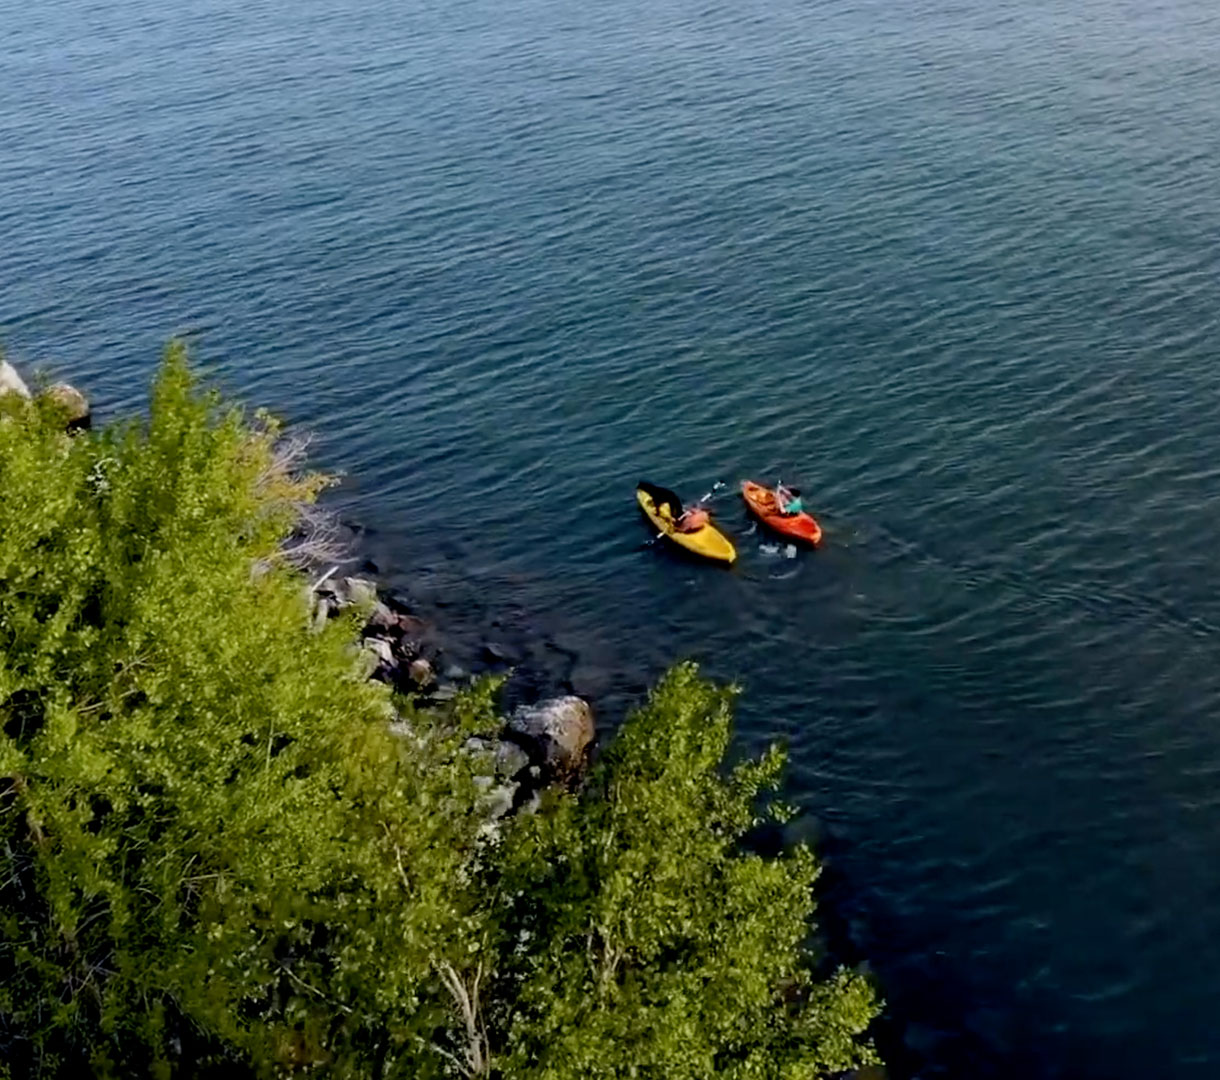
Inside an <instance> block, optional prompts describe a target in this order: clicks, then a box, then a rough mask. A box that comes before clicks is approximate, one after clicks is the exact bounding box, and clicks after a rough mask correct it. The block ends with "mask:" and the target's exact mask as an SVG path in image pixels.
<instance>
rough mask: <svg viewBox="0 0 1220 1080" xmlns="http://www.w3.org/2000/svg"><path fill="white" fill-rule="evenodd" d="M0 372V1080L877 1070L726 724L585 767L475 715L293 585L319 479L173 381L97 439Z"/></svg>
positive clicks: (354, 618)
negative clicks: (756, 838) (767, 848)
mask: <svg viewBox="0 0 1220 1080" xmlns="http://www.w3.org/2000/svg"><path fill="white" fill-rule="evenodd" d="M5 371H6V373H7V374H5V380H6V381H5V382H4V383H3V384H2V385H0V493H2V498H0V727H2V734H0V832H2V841H3V846H2V847H0V920H2V926H3V931H2V933H0V1061H2V1062H3V1065H0V1073H4V1074H7V1075H8V1076H10V1077H25V1076H46V1077H58V1076H63V1077H68V1076H73V1077H75V1076H82V1075H97V1076H139V1075H154V1076H164V1077H170V1076H220V1075H224V1076H233V1075H249V1076H286V1075H306V1074H316V1075H325V1076H334V1077H411V1078H428V1077H502V1078H506V1080H507V1078H513V1077H521V1078H539V1080H542V1078H546V1080H568V1078H571V1080H576V1078H582V1080H583V1078H596V1077H626V1076H638V1077H655V1078H666V1080H677V1078H682V1077H691V1078H695V1077H708V1078H710V1077H718V1078H742V1080H744V1078H746V1077H750V1078H755V1077H759V1078H763V1077H774V1078H776V1080H779V1078H781V1077H782V1078H785V1080H796V1078H801V1077H804V1078H813V1077H824V1076H833V1075H839V1074H843V1073H847V1072H850V1071H853V1070H870V1071H871V1070H873V1069H876V1068H878V1067H879V1062H878V1059H877V1054H876V1052H875V1050H874V1049H873V1047H872V1044H871V1042H870V1040H869V1037H868V1029H869V1027H870V1024H871V1023H872V1021H873V1019H874V1018H875V1017H876V1016H877V1014H878V1012H879V1009H880V1004H879V1001H878V998H877V996H876V995H875V992H874V990H873V988H872V986H871V985H870V983H869V981H868V979H867V978H866V977H865V976H864V975H862V974H860V973H858V972H854V971H851V970H847V969H844V968H839V967H835V966H834V965H833V964H830V963H828V962H827V961H826V959H825V957H823V956H822V955H820V953H819V952H818V951H817V949H816V948H815V946H814V945H813V944H812V943H813V942H814V941H815V940H816V937H815V934H814V927H813V923H812V918H813V915H814V906H815V900H814V883H815V880H816V878H817V876H818V870H819V867H818V862H817V859H816V857H815V855H814V854H813V853H812V852H811V851H810V850H808V849H807V848H805V847H803V846H793V847H791V848H789V849H787V850H784V851H783V852H782V853H780V854H778V855H777V856H775V857H770V856H769V855H764V854H761V853H758V852H757V851H755V850H753V849H752V848H751V845H750V843H749V840H750V837H751V834H752V833H754V832H755V831H756V830H757V829H758V828H759V827H760V826H762V825H763V824H764V823H765V822H767V821H783V820H784V818H785V815H786V814H787V813H788V811H787V809H786V808H785V807H784V806H783V805H782V804H780V803H778V802H776V801H774V797H773V795H772V793H773V792H774V790H775V788H776V786H777V783H778V781H779V777H780V771H781V768H782V765H783V754H782V752H781V751H780V750H779V749H778V748H775V749H772V750H771V751H769V752H768V753H766V754H764V755H763V756H762V757H761V758H758V759H755V760H745V761H739V762H735V763H727V762H726V755H728V754H729V750H730V732H731V703H732V697H733V691H732V690H731V689H728V688H724V687H720V686H716V685H713V684H712V683H710V682H709V681H707V680H705V679H704V678H702V677H701V676H700V675H699V673H698V672H697V671H696V670H695V668H694V667H693V666H691V665H685V664H679V665H678V666H677V667H675V668H673V669H672V670H671V671H670V672H669V673H668V674H667V675H666V676H665V677H664V678H663V679H662V680H661V681H660V682H659V683H658V685H657V686H656V687H655V689H654V690H653V691H652V693H651V694H650V695H649V697H648V698H647V700H646V701H645V702H643V703H642V704H641V705H640V706H639V708H638V709H636V711H635V712H634V713H633V714H632V715H631V716H630V717H629V718H628V719H627V720H626V722H625V723H624V724H623V725H622V726H621V728H620V730H619V731H618V732H617V733H616V734H615V736H614V737H613V738H612V739H609V740H608V741H606V743H605V745H603V746H601V747H600V749H599V752H598V753H597V754H596V755H595V760H593V761H592V763H590V754H589V750H590V744H591V742H592V740H593V735H594V730H593V716H592V712H591V709H590V707H589V705H588V704H587V703H586V702H584V701H582V700H581V699H579V698H574V697H562V698H556V699H550V700H545V701H541V702H536V703H534V704H532V705H530V706H528V707H525V708H520V709H517V710H515V711H513V712H512V713H511V714H510V715H508V716H503V715H501V711H500V710H499V709H498V706H497V702H498V698H497V685H498V684H497V679H496V678H495V677H484V678H482V679H473V680H472V679H466V678H463V677H462V673H460V672H449V673H448V675H446V673H445V672H438V671H437V670H436V667H437V664H436V662H435V657H434V656H431V655H429V652H428V649H427V648H426V647H424V646H423V645H421V643H420V633H419V631H420V625H419V620H418V617H417V616H416V615H415V614H414V613H413V612H412V611H411V610H409V606H408V605H406V604H403V603H400V602H397V601H395V600H394V599H393V598H386V597H385V596H383V595H379V591H378V589H377V587H376V585H375V583H373V582H370V581H367V580H363V579H360V578H353V577H350V576H345V575H343V574H341V573H331V572H329V570H328V568H326V567H325V565H324V563H320V562H319V559H318V555H319V548H318V546H317V544H316V531H311V530H313V529H314V524H311V523H316V521H317V520H319V519H318V517H317V512H316V509H311V508H313V507H314V503H315V500H316V498H317V497H318V495H319V494H320V493H321V491H322V490H323V489H324V488H325V487H326V485H327V480H326V478H325V477H323V476H320V475H318V474H315V473H310V472H307V471H305V470H304V467H303V463H302V461H301V455H300V453H299V450H298V447H297V445H296V444H295V443H294V441H293V440H291V439H286V438H285V437H284V432H283V431H282V430H281V428H280V426H279V425H278V424H277V423H276V422H275V421H274V420H273V419H271V418H269V417H268V416H266V415H264V414H261V413H257V414H251V413H247V412H245V411H243V410H241V409H240V408H237V407H235V406H232V405H230V404H227V403H225V402H223V401H222V400H221V399H220V398H219V397H218V396H217V395H216V394H214V393H212V392H209V391H208V390H206V389H204V388H202V387H201V386H200V385H199V383H198V381H197V378H196V377H195V375H194V374H193V373H192V370H191V368H190V365H189V363H188V359H187V356H186V354H185V350H184V349H183V348H182V347H181V346H179V345H172V346H171V347H170V348H169V349H168V350H167V353H166V357H165V360H164V363H163V365H162V367H161V369H160V372H159V374H158V376H157V378H156V382H155V385H154V386H153V388H152V395H151V401H150V404H149V408H148V410H147V414H146V416H143V417H135V418H131V419H126V420H121V421H118V422H114V423H108V424H106V425H105V426H101V427H98V426H96V425H95V426H93V427H90V425H89V424H88V422H87V417H88V410H87V407H85V409H84V412H83V413H82V411H81V408H80V402H78V401H76V399H75V398H73V397H71V395H68V394H67V393H66V392H65V391H63V390H56V391H55V392H53V393H52V392H44V393H39V394H31V393H29V391H28V390H27V389H26V387H25V385H24V383H22V382H21V380H20V378H19V377H17V376H16V375H15V373H13V372H12V370H11V368H6V369H5ZM69 428H71V429H72V430H70V431H69V430H68V429H69ZM323 546H324V545H323ZM861 1075H863V1072H861Z"/></svg>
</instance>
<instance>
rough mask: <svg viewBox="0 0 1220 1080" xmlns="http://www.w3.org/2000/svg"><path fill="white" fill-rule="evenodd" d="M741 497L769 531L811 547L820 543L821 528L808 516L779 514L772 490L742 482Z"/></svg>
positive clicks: (752, 483)
mask: <svg viewBox="0 0 1220 1080" xmlns="http://www.w3.org/2000/svg"><path fill="white" fill-rule="evenodd" d="M741 497H742V498H743V499H745V501H746V506H748V507H749V508H750V512H751V513H753V514H754V516H755V517H757V518H758V520H759V521H761V522H762V523H763V524H764V525H766V526H767V527H768V528H769V529H774V530H775V531H776V532H777V533H781V534H782V535H784V536H787V537H790V538H791V539H793V540H800V541H803V542H804V543H806V544H809V545H811V546H813V547H816V546H817V545H818V544H819V543H820V542H821V539H822V527H821V526H820V525H819V524H818V523H817V522H816V521H814V520H813V517H812V516H811V515H810V514H806V513H804V512H802V513H799V514H783V513H780V509H779V502H778V501H777V499H776V498H775V492H774V490H773V489H771V488H769V487H764V486H763V485H762V484H756V483H754V481H753V480H743V481H742V482H741Z"/></svg>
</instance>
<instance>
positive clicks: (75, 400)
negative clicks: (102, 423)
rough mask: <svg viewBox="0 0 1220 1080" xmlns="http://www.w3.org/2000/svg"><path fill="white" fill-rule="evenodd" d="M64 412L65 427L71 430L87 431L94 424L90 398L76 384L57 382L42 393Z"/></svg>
mask: <svg viewBox="0 0 1220 1080" xmlns="http://www.w3.org/2000/svg"><path fill="white" fill-rule="evenodd" d="M42 396H43V397H45V398H46V399H47V400H48V401H50V402H52V403H53V404H54V405H55V407H56V408H57V409H59V410H60V411H61V412H62V413H63V414H64V427H66V428H67V429H68V430H69V431H87V430H88V429H89V428H90V427H91V426H92V424H93V411H92V410H91V409H90V408H89V399H88V398H86V397H85V395H84V394H82V393H81V392H80V391H79V390H77V389H76V387H75V386H69V385H68V384H67V383H56V384H55V385H54V386H51V387H48V388H47V390H46V392H45V394H43V395H42Z"/></svg>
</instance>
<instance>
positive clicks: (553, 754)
mask: <svg viewBox="0 0 1220 1080" xmlns="http://www.w3.org/2000/svg"><path fill="white" fill-rule="evenodd" d="M508 727H509V730H510V731H513V732H515V733H516V734H517V735H519V736H520V737H521V739H522V740H523V741H525V742H527V743H529V744H530V745H532V746H533V747H535V748H536V749H537V754H536V756H537V757H538V758H539V759H540V760H542V761H545V762H546V766H547V768H548V770H550V771H551V772H552V773H554V774H555V775H557V776H570V775H572V774H573V773H576V772H578V771H579V770H580V768H581V766H582V765H583V764H584V761H585V755H586V753H587V752H588V749H589V744H590V743H592V742H593V710H592V709H591V708H590V707H589V703H588V702H587V701H585V700H584V699H583V698H578V697H574V696H571V695H569V696H567V697H557V698H550V699H548V700H546V701H540V702H539V703H538V704H537V705H523V706H521V708H519V709H517V711H516V712H514V713H513V714H512V716H510V717H509V719H508Z"/></svg>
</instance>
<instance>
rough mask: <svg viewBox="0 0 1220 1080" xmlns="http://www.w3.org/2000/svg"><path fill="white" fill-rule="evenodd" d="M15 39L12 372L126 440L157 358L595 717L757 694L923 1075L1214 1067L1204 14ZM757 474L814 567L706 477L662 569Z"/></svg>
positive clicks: (193, 14)
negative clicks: (706, 563)
mask: <svg viewBox="0 0 1220 1080" xmlns="http://www.w3.org/2000/svg"><path fill="white" fill-rule="evenodd" d="M0 42H2V44H3V48H0V332H2V333H3V336H4V338H5V339H6V340H7V342H8V345H9V348H10V351H11V353H12V354H13V358H14V359H16V360H18V362H19V363H20V362H22V361H24V362H27V363H31V362H33V363H37V362H45V363H48V364H52V365H53V366H54V368H55V370H56V371H57V373H59V374H62V375H66V376H69V377H70V378H72V379H73V380H76V381H79V382H80V383H82V384H84V385H85V386H86V387H88V388H89V390H90V391H91V393H92V394H93V396H94V397H95V399H96V400H97V401H98V403H99V404H100V406H101V407H102V410H103V411H104V412H107V413H112V412H114V411H118V410H122V409H126V408H129V407H131V406H133V405H134V404H137V403H139V402H141V401H142V400H143V397H144V393H145V386H146V379H147V376H148V374H149V372H150V369H151V367H152V365H153V363H154V361H155V357H156V354H157V352H158V350H159V348H160V345H161V344H162V342H163V341H164V339H165V338H166V337H167V336H168V335H169V334H170V333H171V332H173V331H186V330H189V331H192V332H194V333H196V334H197V335H198V344H199V351H200V354H201V355H202V357H203V358H204V359H205V360H206V361H207V362H208V363H209V364H211V365H212V366H213V368H214V370H215V371H216V372H217V373H218V374H219V376H220V378H221V379H222V381H223V382H224V383H225V384H226V385H227V386H229V387H230V388H232V389H234V390H235V391H237V392H239V393H241V394H242V395H243V396H246V397H248V398H250V399H252V400H255V401H258V402H262V403H267V404H270V405H272V406H274V407H276V408H277V409H279V410H281V411H283V412H285V413H287V414H288V415H290V416H291V417H293V418H295V419H298V420H301V421H304V422H306V423H308V424H310V425H312V426H313V427H315V428H316V429H317V430H318V432H319V433H320V435H321V446H320V448H319V454H320V456H321V458H322V460H324V461H325V462H326V463H328V464H331V465H333V466H336V467H339V468H342V469H343V470H345V471H346V472H347V473H348V474H349V483H348V486H347V488H346V494H345V496H344V497H345V499H346V500H347V502H348V504H349V511H350V513H352V514H353V515H354V516H356V517H358V518H360V519H361V520H363V521H365V522H367V523H368V524H369V525H371V526H372V527H373V528H374V529H375V530H376V536H375V538H374V542H375V544H376V546H377V547H378V548H379V550H381V551H382V552H384V553H388V554H389V556H390V558H392V560H393V562H394V564H395V566H396V567H397V568H398V569H400V570H402V571H404V572H405V571H406V570H408V569H410V570H412V571H414V581H415V584H416V585H417V586H418V587H420V588H423V589H425V590H427V589H431V590H432V593H433V595H434V596H435V597H437V598H438V599H441V600H444V601H447V602H448V603H449V604H450V605H451V606H452V607H453V608H454V609H455V611H454V614H453V616H452V617H453V618H454V619H455V620H461V619H463V618H465V619H467V620H472V619H473V620H480V619H484V618H488V619H490V618H493V617H496V618H499V619H500V621H501V623H502V624H503V627H504V628H508V629H512V627H513V626H514V625H515V624H518V623H524V622H527V621H530V620H533V622H534V623H535V624H537V625H536V631H537V633H538V634H539V635H540V639H541V640H543V641H545V642H549V643H550V645H551V652H552V653H553V654H554V657H555V658H557V659H555V664H556V665H558V667H559V668H561V669H562V674H563V675H564V677H567V678H569V679H570V681H571V682H572V683H573V684H574V685H575V686H576V688H577V689H578V690H582V691H584V692H587V693H592V694H595V695H597V696H598V697H599V700H601V701H603V702H604V703H605V704H604V708H605V710H606V712H607V713H608V714H609V715H614V714H615V713H616V710H621V709H622V708H623V707H624V705H625V703H626V702H628V701H629V700H631V698H632V697H633V695H635V694H637V693H638V692H639V689H640V688H641V687H642V686H643V685H644V684H645V682H646V681H647V680H648V679H650V678H651V677H652V676H653V675H654V674H655V673H656V672H657V671H659V670H660V669H661V668H662V667H663V666H664V665H665V664H666V663H667V662H668V661H670V660H671V659H673V658H675V657H678V656H683V655H692V656H696V657H698V658H700V659H702V660H703V661H705V663H706V664H707V666H708V667H709V668H710V670H711V671H712V672H714V673H715V674H717V675H718V676H722V677H732V678H736V679H739V680H740V681H741V682H742V683H743V684H744V687H745V696H744V699H743V704H742V710H741V716H742V725H741V726H742V730H741V740H740V741H741V743H742V745H743V747H756V746H758V745H761V744H762V743H764V742H765V741H766V740H768V739H771V738H774V737H777V736H779V737H783V738H786V739H787V740H789V742H790V744H791V750H792V768H791V781H792V787H793V790H794V793H795V794H797V795H798V796H799V797H800V798H801V800H802V801H803V803H804V804H805V805H806V806H807V807H808V808H809V810H810V811H811V813H812V814H815V815H817V817H818V818H820V819H821V820H822V821H823V822H824V823H825V826H826V837H825V844H826V846H827V850H828V852H829V854H830V856H831V864H832V870H831V873H830V874H829V878H828V880H829V891H830V897H831V899H832V900H833V901H834V904H835V906H836V908H837V910H838V911H839V912H840V914H841V915H842V923H843V925H842V926H841V927H840V929H841V930H842V931H843V932H845V933H846V934H847V935H848V936H849V937H850V939H851V941H852V942H854V944H855V946H856V947H857V948H859V949H860V950H862V951H863V953H864V954H866V955H868V956H869V957H871V958H872V960H873V961H874V964H875V966H876V968H877V969H878V971H879V972H880V973H881V975H882V976H883V978H884V980H885V984H886V988H887V992H888V994H889V997H890V999H891V1000H892V1002H893V1003H894V1004H895V1007H896V1010H897V1011H898V1012H899V1013H900V1014H901V1015H902V1016H904V1017H905V1018H907V1019H908V1020H910V1021H913V1023H912V1025H911V1026H910V1027H909V1028H908V1029H907V1030H906V1032H905V1039H906V1042H907V1043H908V1044H909V1047H910V1051H911V1057H912V1060H913V1062H914V1067H916V1068H917V1069H919V1070H920V1072H921V1075H924V1076H929V1077H931V1076H942V1075H952V1076H961V1077H966V1076H969V1077H1018V1076H1019V1077H1022V1078H1030V1077H1117V1078H1131V1080H1134V1078H1137V1077H1140V1078H1143V1077H1151V1076H1157V1077H1162V1076H1163V1077H1183V1078H1203V1077H1214V1076H1217V1075H1220V1026H1218V1025H1217V1023H1216V1009H1217V1004H1218V1003H1220V996H1218V993H1217V991H1220V976H1218V975H1217V971H1220V858H1218V856H1220V786H1218V781H1220V715H1218V713H1220V710H1218V708H1217V705H1218V702H1220V664H1217V662H1216V651H1217V645H1218V644H1220V593H1218V592H1217V589H1216V582H1217V578H1218V576H1220V547H1218V545H1217V540H1216V537H1217V525H1218V523H1220V513H1218V510H1217V507H1218V505H1220V504H1218V503H1217V498H1218V497H1220V409H1218V408H1217V394H1218V392H1220V365H1218V359H1220V314H1218V312H1220V308H1218V307H1217V281H1218V280H1220V245H1218V241H1220V7H1217V5H1216V4H1215V3H1214V0H1160V2H1157V0H1138V2H1136V0H1118V2H1115V0H1107V2H1102V0H1080V2H1078V3H1076V4H1072V5H1065V4H1058V3H1049V2H1046V0H1024V2H1017V0H979V2H977V3H974V4H964V3H958V2H955V0H910V2H909V3H902V4H896V3H882V2H880V0H820V2H814V0H771V2H770V3H766V4H763V3H753V2H749V0H747V2H746V3H736V4H730V3H726V2H723V0H703V2H692V3H682V2H679V0H648V2H643V0H620V2H618V3H614V4H576V3H561V2H558V0H505V2H492V0H447V2H444V3H440V2H435V0H415V2H407V3H403V2H397V0H395V2H391V0H349V2H347V3H339V2H337V0H296V2H294V3H292V4H280V3H271V2H269V0H247V2H245V3H239V2H237V0H198V2H194V3H191V4H182V5H174V4H164V3H157V4H153V3H149V2H144V0H138V2H134V0H133V2H128V3H123V4H114V3H103V2H100V0H94V2H89V0H58V2H50V3H16V2H14V0H0ZM744 475H753V476H757V477H763V478H774V477H775V476H776V475H781V476H783V477H784V478H785V479H789V480H792V481H794V482H800V483H802V484H803V486H804V487H805V489H806V491H807V493H808V494H809V496H810V498H811V502H812V504H813V506H814V507H815V508H816V510H817V511H818V512H819V513H820V516H821V517H822V519H823V524H824V525H825V527H826V529H827V533H828V542H827V545H826V548H825V550H824V551H822V552H821V553H818V554H817V555H814V556H812V557H804V556H802V557H799V558H796V559H791V560H790V559H787V558H784V557H783V555H782V552H781V553H780V554H779V555H777V554H774V553H770V554H769V553H768V552H767V551H766V550H765V549H764V548H763V547H762V546H760V542H759V539H760V538H759V537H757V536H755V535H747V531H748V527H747V525H746V522H745V519H744V517H743V515H742V513H741V510H740V508H739V507H738V506H737V505H736V503H735V500H734V499H733V498H731V497H730V498H728V499H725V500H723V501H722V502H720V503H719V504H718V506H719V512H720V514H721V517H722V520H723V522H724V523H725V524H726V525H727V527H728V528H729V529H730V530H731V531H733V532H734V533H735V534H737V535H738V536H739V537H740V539H741V547H742V550H743V554H742V558H741V560H740V563H739V565H738V567H737V568H736V569H734V570H733V571H730V572H721V571H717V570H716V569H714V568H711V567H702V566H694V565H691V564H689V563H686V562H682V561H679V560H678V559H676V558H674V557H671V556H669V555H667V554H666V553H664V552H661V551H657V550H641V548H640V543H641V541H642V540H644V539H646V537H647V532H646V531H645V529H644V528H643V526H642V525H641V523H640V521H639V520H637V517H636V514H635V510H634V506H633V502H632V488H633V485H634V482H635V481H636V479H637V478H638V477H640V476H646V477H649V478H652V479H655V480H658V481H661V482H665V483H669V484H671V485H673V486H676V487H678V488H680V489H681V490H682V491H684V492H685V493H687V494H688V495H697V494H699V493H701V492H702V491H704V490H706V489H707V488H709V487H710V486H711V484H712V482H713V481H714V480H717V479H724V480H729V481H732V480H736V479H738V478H740V477H741V476H744ZM497 612H498V613H499V614H496V613H497ZM523 613H532V614H531V615H529V616H528V617H527V616H526V615H524V614H523ZM540 648H543V649H544V650H545V648H546V646H540Z"/></svg>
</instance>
